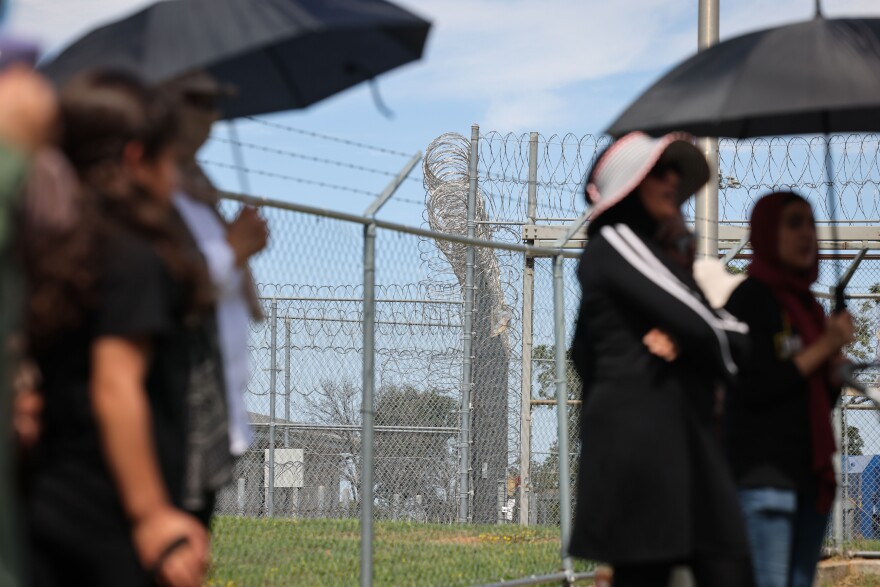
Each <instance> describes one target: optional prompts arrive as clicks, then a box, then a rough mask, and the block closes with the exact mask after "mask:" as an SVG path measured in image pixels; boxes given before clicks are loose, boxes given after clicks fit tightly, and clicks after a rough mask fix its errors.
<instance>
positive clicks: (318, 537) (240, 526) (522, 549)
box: [208, 517, 588, 587]
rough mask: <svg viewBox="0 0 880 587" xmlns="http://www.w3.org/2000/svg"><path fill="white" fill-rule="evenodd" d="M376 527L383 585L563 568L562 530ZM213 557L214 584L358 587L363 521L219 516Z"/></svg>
mask: <svg viewBox="0 0 880 587" xmlns="http://www.w3.org/2000/svg"><path fill="white" fill-rule="evenodd" d="M375 530H376V538H375V541H374V561H375V563H374V570H375V574H374V577H375V579H374V584H375V585H377V586H384V585H387V586H392V585H393V586H408V585H413V586H416V585H417V586H419V587H423V586H424V587H428V586H433V585H436V586H438V587H440V586H442V587H454V586H458V585H460V586H467V585H476V584H481V583H489V582H493V581H500V580H504V579H514V578H519V577H525V576H528V575H534V574H547V573H552V572H556V571H557V570H559V564H560V563H559V535H558V530H557V529H556V528H522V527H519V526H513V525H512V526H447V525H434V524H412V523H407V522H377V523H376V527H375ZM213 557H214V568H213V571H212V574H211V578H210V580H209V582H208V585H209V586H210V587H269V586H278V587H281V586H284V587H287V586H290V585H309V586H311V585H357V582H358V561H359V557H360V536H359V529H358V523H357V520H280V519H272V520H267V519H251V518H233V517H219V518H217V519H216V520H215V522H214V536H213ZM577 570H588V567H587V566H586V565H583V564H582V565H580V566H578V567H577Z"/></svg>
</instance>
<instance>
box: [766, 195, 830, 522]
mask: <svg viewBox="0 0 880 587" xmlns="http://www.w3.org/2000/svg"><path fill="white" fill-rule="evenodd" d="M794 202H804V203H807V204H808V205H809V203H808V202H807V201H806V200H804V199H803V198H802V197H800V196H798V195H797V194H794V193H791V192H777V193H773V194H770V195H768V196H764V197H763V198H761V199H760V200H759V201H758V203H757V204H756V205H755V209H754V210H753V211H752V221H751V232H752V234H751V240H752V251H753V252H754V257H753V259H752V264H751V265H750V266H749V275H751V276H752V277H754V278H755V279H757V280H758V281H761V282H763V283H764V284H766V285H767V286H769V287H770V289H771V290H773V295H774V296H775V298H776V300H777V301H778V302H779V304H780V305H781V306H782V308H783V310H784V311H785V313H786V314H787V315H788V317H789V319H790V320H791V324H792V326H793V327H794V329H795V330H796V331H797V333H798V334H799V335H800V337H801V340H802V341H803V346H804V348H806V347H808V346H810V345H811V344H812V343H814V342H815V341H816V340H818V339H819V337H821V336H822V333H823V332H824V330H825V311H824V310H823V309H822V306H820V305H819V303H818V302H817V301H816V299H815V298H814V297H813V295H812V294H811V293H810V286H811V285H812V284H813V282H815V281H816V279H817V278H818V276H819V259H818V257H817V258H816V260H815V261H814V263H813V266H812V267H811V268H810V269H809V270H808V271H805V272H803V273H794V272H792V271H791V270H790V269H788V268H786V267H785V266H783V264H782V261H780V259H779V229H780V226H781V223H782V212H783V210H784V209H785V207H786V206H788V205H789V204H792V203H794ZM828 375H829V366H828V365H827V364H826V365H824V366H823V367H822V368H820V369H819V370H818V371H816V372H815V373H813V374H812V375H810V377H809V379H808V383H809V386H808V388H809V398H808V402H809V404H808V406H809V416H810V432H811V434H810V438H811V445H812V459H811V465H812V469H813V473H814V475H815V477H816V481H817V484H818V494H819V499H818V503H817V506H818V508H819V511H820V512H821V513H828V512H830V511H831V503H832V502H833V500H834V491H835V489H836V482H835V478H834V466H833V464H832V459H833V455H834V450H835V445H834V432H833V431H832V429H831V417H830V414H831V401H830V399H829V394H828V385H829V379H828Z"/></svg>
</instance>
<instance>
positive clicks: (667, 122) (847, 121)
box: [607, 16, 880, 138]
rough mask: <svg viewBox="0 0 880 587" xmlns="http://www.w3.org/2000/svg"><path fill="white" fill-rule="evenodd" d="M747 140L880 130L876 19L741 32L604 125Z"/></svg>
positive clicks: (617, 130) (622, 130) (879, 23)
mask: <svg viewBox="0 0 880 587" xmlns="http://www.w3.org/2000/svg"><path fill="white" fill-rule="evenodd" d="M633 130H641V131H644V132H647V133H649V134H652V135H661V134H665V133H667V132H671V131H675V130H684V131H687V132H690V133H691V134H694V135H697V136H710V137H732V138H749V137H759V136H772V135H786V134H814V133H832V132H871V131H880V18H868V19H849V18H841V19H825V18H822V17H821V16H817V17H816V18H815V19H813V20H810V21H807V22H801V23H797V24H793V25H789V26H783V27H778V28H773V29H768V30H764V31H759V32H755V33H750V34H747V35H743V36H740V37H736V38H733V39H730V40H728V41H725V42H723V43H720V44H718V45H715V46H714V47H711V48H709V49H707V50H705V51H702V52H700V53H697V54H696V55H694V56H693V57H691V58H690V59H687V60H686V61H684V62H683V63H681V64H679V65H678V66H676V67H675V68H674V69H673V70H672V71H670V72H669V73H667V74H666V75H664V76H663V77H662V78H660V80H659V81H657V82H656V83H655V84H654V85H652V86H651V87H650V88H648V89H647V90H646V91H645V92H644V93H643V94H642V95H641V96H639V98H638V99H637V100H636V101H635V102H633V103H632V104H631V105H630V106H629V107H628V108H627V109H626V110H625V111H624V112H623V114H621V115H620V117H619V118H618V119H617V120H616V121H614V123H613V124H612V125H611V127H610V128H609V129H608V131H607V132H608V133H609V134H611V135H612V136H621V135H623V134H626V133H627V132H630V131H633Z"/></svg>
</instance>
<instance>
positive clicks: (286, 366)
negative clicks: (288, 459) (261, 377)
mask: <svg viewBox="0 0 880 587" xmlns="http://www.w3.org/2000/svg"><path fill="white" fill-rule="evenodd" d="M290 343H291V336H290V316H287V317H285V319H284V422H285V424H288V425H286V426H284V448H290V426H289V424H290V394H291V392H292V391H293V390H292V389H291V387H290V355H291V353H292V350H291V348H290Z"/></svg>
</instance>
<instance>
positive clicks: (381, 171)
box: [211, 136, 421, 183]
mask: <svg viewBox="0 0 880 587" xmlns="http://www.w3.org/2000/svg"><path fill="white" fill-rule="evenodd" d="M211 140H213V141H219V142H221V143H226V144H229V145H236V146H239V147H244V148H246V149H253V150H255V151H262V152H263V153H272V154H274V155H283V156H286V157H292V158H294V159H303V160H305V161H312V162H313V163H322V164H325V165H334V166H336V167H342V168H345V169H351V170H354V171H363V172H365V173H373V174H376V175H384V176H387V177H397V173H396V172H392V171H386V170H384V169H376V168H375V167H365V166H363V165H357V164H355V163H348V162H346V161H337V160H334V159H325V158H323V157H315V156H313V155H304V154H302V153H297V152H295V151H287V150H285V149H278V148H275V147H266V146H265V145H257V144H255V143H247V142H244V141H236V140H233V139H227V138H224V137H218V136H212V137H211ZM404 181H413V182H417V183H421V180H420V179H419V178H417V177H411V176H407V177H406V178H405V180H404Z"/></svg>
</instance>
